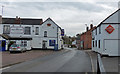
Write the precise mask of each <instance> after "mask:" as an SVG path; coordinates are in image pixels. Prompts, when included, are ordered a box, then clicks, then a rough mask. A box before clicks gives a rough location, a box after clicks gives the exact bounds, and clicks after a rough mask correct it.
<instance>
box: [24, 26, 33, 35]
mask: <svg viewBox="0 0 120 74" xmlns="http://www.w3.org/2000/svg"><path fill="white" fill-rule="evenodd" d="M24 34H26V35H30V34H31V27H25V28H24Z"/></svg>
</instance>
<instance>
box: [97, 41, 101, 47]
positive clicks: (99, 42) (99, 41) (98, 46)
mask: <svg viewBox="0 0 120 74" xmlns="http://www.w3.org/2000/svg"><path fill="white" fill-rule="evenodd" d="M98 42H99V46H98V47H99V48H100V44H101V42H100V40H99V41H98Z"/></svg>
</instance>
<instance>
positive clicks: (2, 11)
mask: <svg viewBox="0 0 120 74" xmlns="http://www.w3.org/2000/svg"><path fill="white" fill-rule="evenodd" d="M3 8H4V6H3V5H2V16H3V11H4V10H3Z"/></svg>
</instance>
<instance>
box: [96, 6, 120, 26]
mask: <svg viewBox="0 0 120 74" xmlns="http://www.w3.org/2000/svg"><path fill="white" fill-rule="evenodd" d="M118 11H120V8H119V9H118V10H116V11H115V12H114V13H112V14H111V15H109V16H108V17H107V18H106V19H104V20H103V21H102V22H101V23H100V24H99V25H98V26H97V27H99V26H100V25H101V24H104V22H105V21H106V20H107V19H109V18H110V17H111V16H113V15H114V14H116V13H117V12H118ZM97 27H96V28H97Z"/></svg>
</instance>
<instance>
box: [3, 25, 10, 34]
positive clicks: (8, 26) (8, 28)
mask: <svg viewBox="0 0 120 74" xmlns="http://www.w3.org/2000/svg"><path fill="white" fill-rule="evenodd" d="M5 28H6V29H5ZM7 30H8V31H7ZM3 34H10V25H4V26H3Z"/></svg>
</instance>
